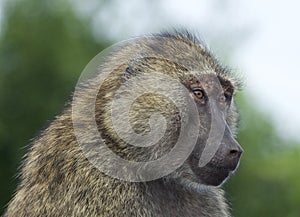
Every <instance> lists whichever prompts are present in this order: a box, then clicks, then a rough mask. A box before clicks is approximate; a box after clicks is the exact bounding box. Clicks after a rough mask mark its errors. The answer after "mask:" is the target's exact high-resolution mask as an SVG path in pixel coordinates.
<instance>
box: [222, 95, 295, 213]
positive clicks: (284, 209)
mask: <svg viewBox="0 0 300 217" xmlns="http://www.w3.org/2000/svg"><path fill="white" fill-rule="evenodd" d="M246 99H247V100H246ZM250 102H253V99H251V97H249V96H248V97H247V98H246V97H245V96H241V95H240V96H239V97H238V104H239V108H240V110H241V117H242V122H241V131H240V133H239V137H238V140H239V142H240V144H241V145H242V146H243V148H244V151H245V152H244V155H243V157H242V161H241V165H240V168H239V170H238V172H237V174H236V175H234V176H233V177H232V178H231V180H230V182H228V184H227V185H226V187H227V189H228V195H229V200H230V201H231V202H232V204H234V206H233V214H234V216H240V217H257V216H270V217H271V216H272V217H282V216H285V217H298V216H299V214H300V206H299V204H300V182H299V180H300V173H299V165H300V149H299V144H298V143H296V142H293V141H285V140H283V139H282V138H281V137H280V135H277V132H276V130H275V129H274V127H273V126H272V124H271V123H272V122H271V121H270V119H269V118H268V116H267V115H266V114H262V113H260V112H258V111H257V110H255V109H254V107H253V105H251V104H250Z"/></svg>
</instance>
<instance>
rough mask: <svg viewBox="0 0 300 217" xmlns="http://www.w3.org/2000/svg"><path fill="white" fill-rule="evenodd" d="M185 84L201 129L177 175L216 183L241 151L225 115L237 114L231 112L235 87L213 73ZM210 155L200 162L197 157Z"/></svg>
mask: <svg viewBox="0 0 300 217" xmlns="http://www.w3.org/2000/svg"><path fill="white" fill-rule="evenodd" d="M186 86H187V88H188V89H189V90H190V95H191V97H192V98H193V99H194V101H195V103H196V105H197V108H198V112H199V118H200V128H201V129H200V130H199V137H198V140H197V144H196V145H195V148H194V150H193V152H192V154H191V155H190V156H189V158H188V160H187V161H186V163H185V164H184V165H183V167H182V168H183V170H182V171H181V175H180V176H181V177H182V178H184V180H185V181H191V182H193V183H199V184H204V185H212V186H219V185H221V184H222V183H223V182H224V181H225V180H226V179H227V178H228V177H229V175H230V174H232V173H233V172H234V171H235V170H236V168H237V166H238V164H239V160H240V156H241V154H242V152H243V149H242V148H241V146H240V145H239V144H238V142H237V141H236V140H235V139H234V136H233V134H232V132H231V127H230V125H232V124H234V123H230V120H229V118H228V117H229V116H230V115H237V114H232V112H234V111H232V110H233V109H232V106H233V105H232V104H233V102H232V98H233V94H234V93H233V92H234V87H233V86H232V84H231V83H230V82H229V81H227V80H224V79H222V78H220V77H217V76H216V75H215V74H204V75H201V76H197V77H196V78H193V79H190V80H189V81H188V82H187V84H186ZM213 128H214V129H213ZM218 133H219V134H218ZM217 137H219V139H218V138H217ZM217 143H218V144H217ZM209 146H215V148H212V147H209ZM205 148H206V149H207V150H209V149H210V151H207V150H205ZM201 154H202V155H201ZM209 154H210V155H211V158H210V161H209V162H207V163H206V164H205V165H200V162H199V161H200V157H201V156H204V157H205V155H206V157H207V155H209ZM208 157H209V156H208Z"/></svg>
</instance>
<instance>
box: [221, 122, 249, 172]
mask: <svg viewBox="0 0 300 217" xmlns="http://www.w3.org/2000/svg"><path fill="white" fill-rule="evenodd" d="M243 151H244V150H243V148H242V147H241V146H240V144H239V143H238V142H237V141H236V140H235V139H234V137H233V135H232V133H231V132H230V130H229V128H228V127H226V130H225V133H224V137H223V140H222V144H221V149H220V152H221V153H219V154H220V155H221V157H222V158H223V162H224V166H225V167H227V168H229V169H231V170H234V169H236V167H237V165H238V163H239V160H240V157H241V155H242V153H243Z"/></svg>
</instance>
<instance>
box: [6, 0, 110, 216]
mask: <svg viewBox="0 0 300 217" xmlns="http://www.w3.org/2000/svg"><path fill="white" fill-rule="evenodd" d="M4 11H5V16H4V17H3V18H4V25H3V28H2V34H1V38H0V111H1V114H0V171H1V173H0V215H1V213H2V212H3V207H4V206H5V205H6V203H7V202H8V201H9V199H10V198H11V196H12V194H13V191H14V190H15V188H16V183H17V179H16V171H17V167H18V165H19V164H20V161H21V157H22V156H23V155H24V153H25V152H26V145H27V144H28V143H29V140H30V138H32V137H33V135H34V133H36V132H37V130H39V129H40V128H41V127H42V126H44V125H45V122H46V121H45V120H49V119H52V118H53V116H54V115H55V114H57V113H59V111H60V110H62V108H63V105H64V102H65V101H66V100H67V99H68V98H69V96H70V93H71V91H72V90H73V88H74V86H75V84H76V81H77V79H78V77H79V75H80V73H81V70H82V69H83V68H84V66H85V65H86V64H87V63H88V62H89V60H91V59H92V57H94V56H95V55H96V54H97V53H98V52H100V51H101V50H102V49H103V48H104V47H106V46H107V45H108V43H107V42H102V43H97V42H96V41H95V39H94V38H93V37H92V31H91V28H90V26H89V24H88V23H87V22H86V21H85V20H83V19H79V18H78V17H77V15H76V14H75V13H74V11H73V8H72V6H71V5H70V4H69V3H68V2H67V1H60V0H51V1H48V0H26V1H22V0H21V1H9V2H8V1H7V2H6V5H5V10H4Z"/></svg>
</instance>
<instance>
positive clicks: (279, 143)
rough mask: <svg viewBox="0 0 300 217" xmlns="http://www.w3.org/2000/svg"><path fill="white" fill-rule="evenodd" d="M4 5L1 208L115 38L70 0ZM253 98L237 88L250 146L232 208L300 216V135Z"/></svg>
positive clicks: (242, 136) (244, 140)
mask: <svg viewBox="0 0 300 217" xmlns="http://www.w3.org/2000/svg"><path fill="white" fill-rule="evenodd" d="M102 4H109V2H108V1H103V3H102ZM3 12H4V14H3V16H2V19H3V20H2V26H1V35H0V215H1V214H2V213H3V211H4V209H5V206H6V204H7V203H8V201H9V200H10V198H11V197H12V195H13V192H14V190H15V188H16V185H17V182H18V178H17V174H18V172H17V171H19V169H18V167H19V166H20V165H21V160H22V157H23V156H24V154H25V153H26V150H27V145H28V144H30V140H31V139H32V138H34V137H35V136H36V135H37V134H38V133H39V131H40V130H41V129H43V128H45V127H46V126H47V124H49V122H50V121H51V119H53V117H54V116H55V115H58V114H59V113H60V111H61V110H62V109H63V107H64V104H65V102H66V101H67V100H70V95H71V92H72V91H73V90H74V87H75V85H76V82H77V79H78V77H79V75H80V73H81V71H82V70H83V68H84V67H85V65H86V64H87V63H88V62H89V60H91V59H92V58H93V57H94V56H95V55H96V54H98V53H99V52H100V51H101V50H102V49H104V48H106V47H107V46H109V45H110V44H112V43H113V41H108V40H106V39H105V37H103V38H101V37H100V38H99V37H96V36H95V34H94V33H93V31H92V27H91V22H90V20H89V19H87V18H84V17H82V16H80V15H79V14H78V13H77V12H76V10H75V9H74V6H73V5H71V4H69V3H68V1H59V0H52V1H45V0H23V1H7V2H6V3H5V4H4V7H3ZM103 35H104V33H103ZM106 38H107V37H106ZM226 55H230V53H229V54H226ZM226 58H228V57H226V56H225V57H224V59H226ZM253 102H255V97H253V96H251V95H250V94H249V93H246V92H242V93H240V94H238V96H237V103H238V105H239V108H240V112H241V117H242V120H241V123H240V132H239V136H238V141H239V142H240V143H241V144H242V146H243V148H244V150H245V152H244V155H243V158H242V162H241V165H240V168H239V170H238V172H237V173H236V174H235V175H234V176H233V177H232V178H231V179H230V181H229V182H228V183H226V184H225V188H226V190H227V198H228V199H229V201H230V203H231V204H232V207H233V210H232V212H233V214H234V216H240V217H243V216H244V217H257V216H270V217H283V216H284V217H296V216H300V182H299V180H300V173H299V171H300V170H299V165H300V148H299V147H300V145H299V142H296V141H293V140H287V139H282V138H281V137H280V136H278V131H276V130H275V129H274V126H273V122H272V120H271V119H270V117H269V116H268V115H266V114H265V113H263V112H261V111H259V110H257V109H256V106H255V103H253Z"/></svg>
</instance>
